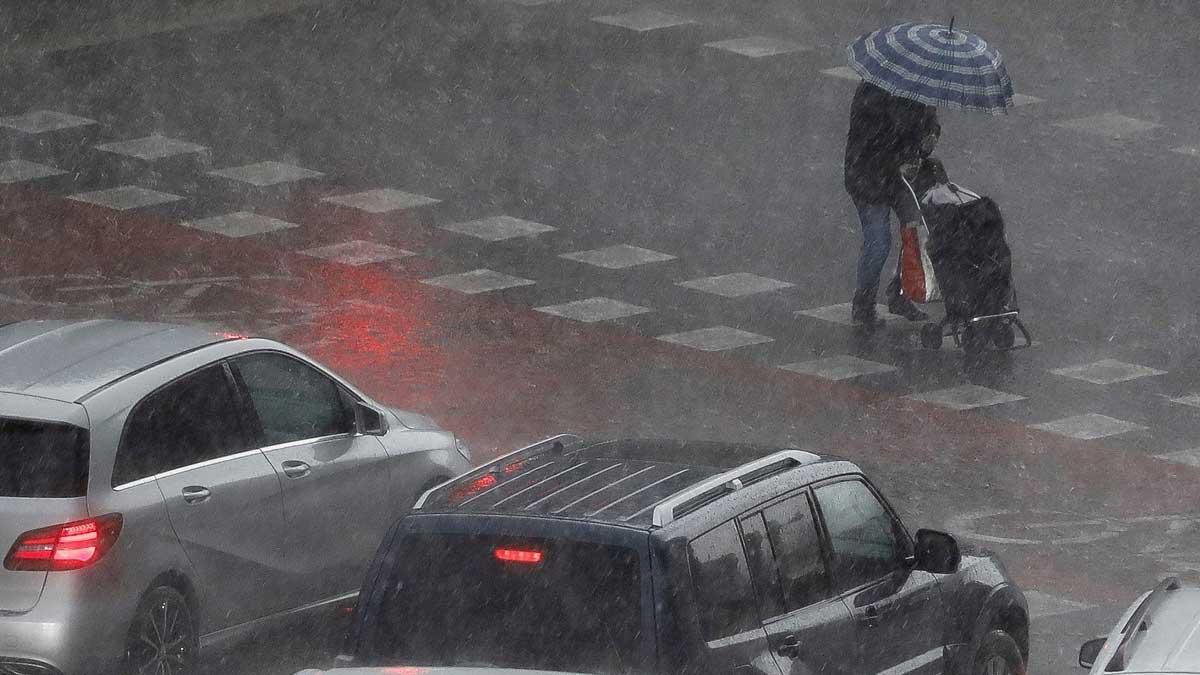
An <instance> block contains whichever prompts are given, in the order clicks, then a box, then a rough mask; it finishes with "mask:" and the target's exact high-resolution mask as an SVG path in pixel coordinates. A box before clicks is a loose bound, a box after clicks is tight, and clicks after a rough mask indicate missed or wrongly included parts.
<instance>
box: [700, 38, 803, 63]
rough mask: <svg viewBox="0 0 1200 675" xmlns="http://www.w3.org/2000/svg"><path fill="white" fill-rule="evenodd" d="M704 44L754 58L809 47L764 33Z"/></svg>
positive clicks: (797, 50)
mask: <svg viewBox="0 0 1200 675" xmlns="http://www.w3.org/2000/svg"><path fill="white" fill-rule="evenodd" d="M704 46H705V47H712V48H713V49H720V50H722V51H726V52H733V53H734V54H740V55H742V56H748V57H750V58H752V59H761V58H763V57H766V56H778V55H779V54H788V53H791V52H799V51H805V50H807V49H808V47H805V46H804V45H801V44H798V43H795V42H789V41H787V40H779V39H776V38H771V37H766V36H762V35H755V36H753V37H744V38H734V39H732V40H721V41H719V42H709V43H707V44H706V45H704Z"/></svg>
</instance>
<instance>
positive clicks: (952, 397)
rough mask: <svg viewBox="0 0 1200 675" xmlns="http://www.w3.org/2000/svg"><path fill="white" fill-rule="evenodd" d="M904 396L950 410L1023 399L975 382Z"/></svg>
mask: <svg viewBox="0 0 1200 675" xmlns="http://www.w3.org/2000/svg"><path fill="white" fill-rule="evenodd" d="M905 398H909V399H912V400H914V401H923V402H925V403H932V404H933V405H939V406H942V407H943V408H950V409H951V410H970V409H972V408H982V407H985V406H992V405H1000V404H1001V403H1012V402H1014V401H1023V400H1025V397H1024V396H1019V395H1017V394H1008V393H1005V392H1002V391H996V390H995V389H988V388H987V387H981V386H979V385H977V384H962V385H959V386H957V387H950V388H948V389H938V390H937V391H927V392H924V393H920V394H910V395H908V396H906V397H905Z"/></svg>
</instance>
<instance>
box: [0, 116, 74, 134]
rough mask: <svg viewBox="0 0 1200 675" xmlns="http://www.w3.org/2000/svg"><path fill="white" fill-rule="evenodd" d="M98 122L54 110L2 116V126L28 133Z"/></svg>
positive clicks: (0, 119) (0, 122) (71, 127)
mask: <svg viewBox="0 0 1200 675" xmlns="http://www.w3.org/2000/svg"><path fill="white" fill-rule="evenodd" d="M91 124H97V122H96V120H92V119H88V118H86V117H78V116H76V115H68V114H67V113H60V112H55V111H53V110H34V111H31V112H27V113H25V114H24V115H11V116H9V117H0V127H7V128H9V129H16V130H17V131H21V132H23V133H27V134H44V133H47V132H50V131H61V130H63V129H73V128H75V127H82V126H88V125H91Z"/></svg>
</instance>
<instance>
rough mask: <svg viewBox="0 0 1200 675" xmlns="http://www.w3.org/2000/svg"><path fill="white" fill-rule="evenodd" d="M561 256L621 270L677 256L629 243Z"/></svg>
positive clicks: (673, 258) (672, 258)
mask: <svg viewBox="0 0 1200 675" xmlns="http://www.w3.org/2000/svg"><path fill="white" fill-rule="evenodd" d="M559 257H560V258H566V259H567V260H574V261H576V262H581V263H585V264H588V265H594V266H595V267H603V268H604V269H609V270H621V269H626V268H629V267H636V266H638V265H648V264H650V263H656V262H665V261H667V260H675V256H673V255H668V254H666V253H659V252H658V251H651V250H650V249H648V248H640V247H638V246H630V245H628V244H617V245H616V246H606V247H604V248H597V249H593V250H591V251H576V252H574V253H564V254H562V255H560V256H559Z"/></svg>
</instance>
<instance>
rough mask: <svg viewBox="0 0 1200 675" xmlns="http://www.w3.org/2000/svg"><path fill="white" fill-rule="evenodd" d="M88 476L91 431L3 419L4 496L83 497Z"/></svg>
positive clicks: (0, 488) (0, 467)
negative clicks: (89, 433)
mask: <svg viewBox="0 0 1200 675" xmlns="http://www.w3.org/2000/svg"><path fill="white" fill-rule="evenodd" d="M87 476H88V433H87V431H85V430H83V429H80V428H79V427H76V426H72V425H70V424H60V423H57V422H35V421H30V420H18V419H12V418H6V417H0V497H82V496H84V495H85V494H86V493H87Z"/></svg>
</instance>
